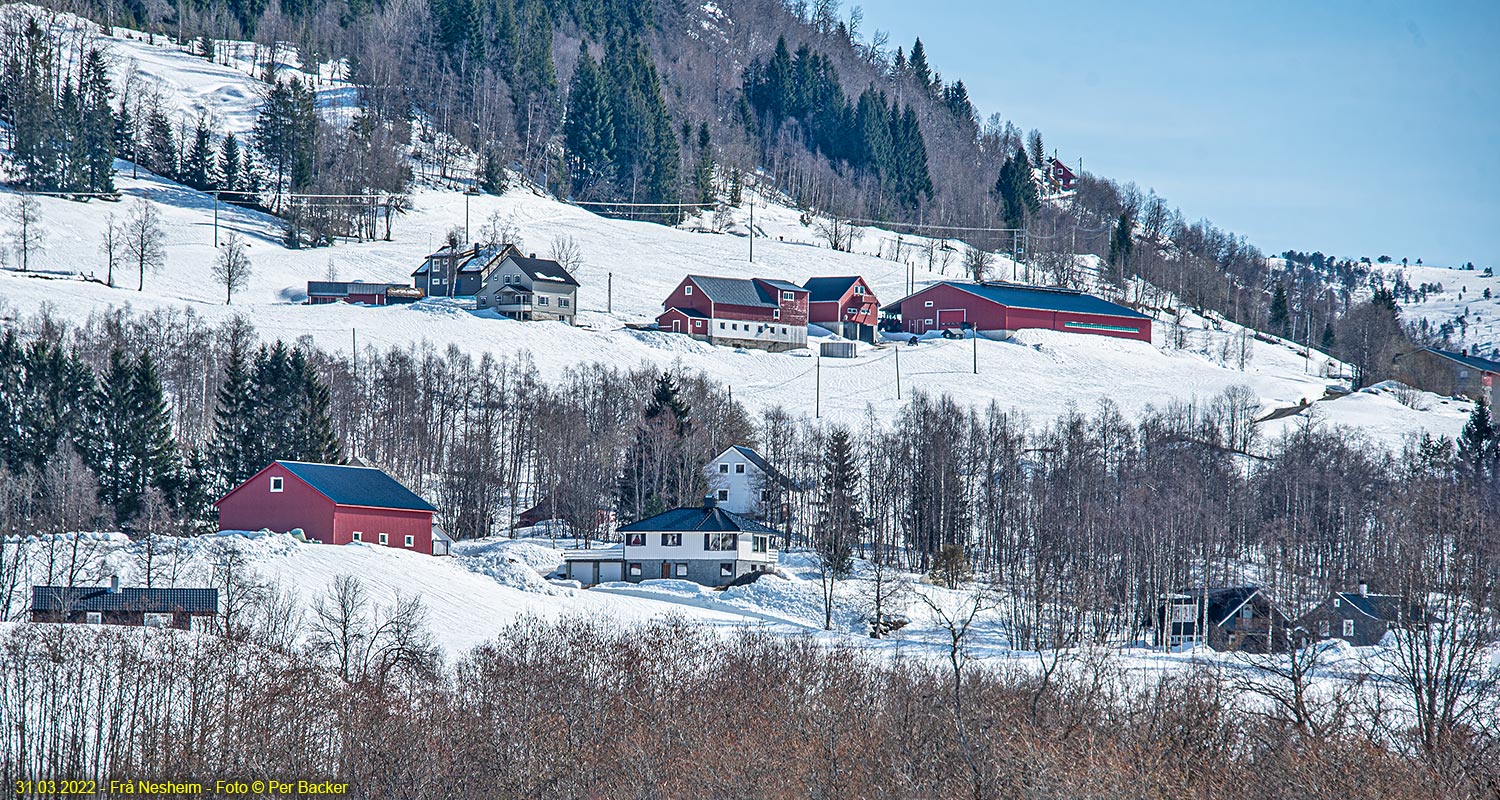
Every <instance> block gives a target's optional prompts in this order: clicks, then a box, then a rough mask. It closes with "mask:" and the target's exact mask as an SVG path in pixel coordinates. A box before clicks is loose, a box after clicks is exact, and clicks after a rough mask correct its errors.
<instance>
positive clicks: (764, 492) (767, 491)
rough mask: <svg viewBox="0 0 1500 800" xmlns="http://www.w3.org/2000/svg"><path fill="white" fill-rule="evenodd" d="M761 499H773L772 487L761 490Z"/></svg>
mask: <svg viewBox="0 0 1500 800" xmlns="http://www.w3.org/2000/svg"><path fill="white" fill-rule="evenodd" d="M760 499H762V500H770V499H771V490H770V489H761V490H760Z"/></svg>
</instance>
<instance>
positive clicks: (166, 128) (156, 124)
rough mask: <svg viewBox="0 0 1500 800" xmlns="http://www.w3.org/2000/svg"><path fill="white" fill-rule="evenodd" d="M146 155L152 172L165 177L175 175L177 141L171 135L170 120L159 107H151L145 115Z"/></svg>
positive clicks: (174, 176)
mask: <svg viewBox="0 0 1500 800" xmlns="http://www.w3.org/2000/svg"><path fill="white" fill-rule="evenodd" d="M146 155H147V159H148V161H147V163H148V164H150V165H151V171H152V172H155V173H156V174H158V175H161V176H163V177H166V178H173V179H175V178H176V177H177V175H178V171H177V141H176V139H175V138H174V137H173V136H172V122H171V120H169V119H167V115H166V112H164V111H162V110H161V109H160V108H153V109H151V111H150V113H148V114H147V115H146Z"/></svg>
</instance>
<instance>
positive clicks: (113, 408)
mask: <svg viewBox="0 0 1500 800" xmlns="http://www.w3.org/2000/svg"><path fill="white" fill-rule="evenodd" d="M134 382H135V370H134V369H133V367H132V366H131V364H130V363H129V362H128V361H126V359H125V353H124V352H123V351H121V350H120V349H119V348H115V349H114V350H113V351H111V352H110V354H109V366H108V367H107V368H106V369H105V371H104V375H103V378H102V380H101V381H100V385H99V412H100V413H99V436H98V439H97V441H96V442H95V444H94V447H92V448H90V451H89V452H87V453H86V454H84V457H85V459H86V460H88V462H89V468H90V469H92V470H93V471H94V474H95V475H96V476H97V477H98V479H99V502H100V503H103V504H104V505H107V506H110V507H112V508H114V509H115V514H116V519H123V518H126V517H127V516H128V515H125V514H122V513H121V505H122V499H123V498H126V497H127V496H128V495H129V494H130V492H129V488H128V487H130V486H131V484H132V483H133V481H132V480H131V473H132V472H133V471H134V470H135V468H136V465H135V463H134V459H135V449H136V448H135V445H136V443H135V442H134V441H133V437H134V434H135V430H134V428H133V425H132V423H133V421H134V417H135V414H136V408H135V406H134V403H135V400H136V396H135V392H134Z"/></svg>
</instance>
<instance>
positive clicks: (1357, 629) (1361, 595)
mask: <svg viewBox="0 0 1500 800" xmlns="http://www.w3.org/2000/svg"><path fill="white" fill-rule="evenodd" d="M1434 621H1435V618H1434V617H1433V616H1432V615H1431V614H1429V613H1428V612H1427V611H1426V609H1424V608H1423V607H1422V605H1421V604H1420V603H1418V602H1416V601H1414V600H1409V599H1407V598H1403V597H1401V596H1399V595H1394V594H1371V593H1370V587H1369V584H1365V583H1361V584H1360V585H1359V588H1358V589H1357V590H1356V591H1353V592H1334V593H1333V594H1331V595H1329V596H1328V597H1327V598H1326V599H1324V600H1323V602H1321V603H1319V604H1318V605H1317V606H1316V607H1314V608H1313V610H1311V611H1309V612H1307V613H1306V614H1303V615H1302V618H1301V619H1299V620H1297V627H1298V628H1299V629H1300V631H1299V633H1300V634H1301V635H1302V636H1303V637H1305V638H1306V640H1308V641H1314V642H1321V641H1323V640H1325V639H1343V640H1344V641H1346V642H1348V643H1349V644H1351V645H1354V646H1355V647H1373V646H1375V645H1377V644H1380V640H1381V639H1383V638H1385V635H1386V633H1387V632H1388V631H1390V630H1391V629H1392V628H1410V627H1412V626H1414V625H1426V624H1430V623H1432V622H1434Z"/></svg>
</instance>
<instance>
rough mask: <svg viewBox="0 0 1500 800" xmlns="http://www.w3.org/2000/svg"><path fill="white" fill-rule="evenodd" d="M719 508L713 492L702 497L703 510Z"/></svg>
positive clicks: (717, 499)
mask: <svg viewBox="0 0 1500 800" xmlns="http://www.w3.org/2000/svg"><path fill="white" fill-rule="evenodd" d="M718 507H719V498H718V497H717V496H716V495H714V493H713V492H709V493H708V494H706V495H703V508H704V509H714V508H718Z"/></svg>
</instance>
